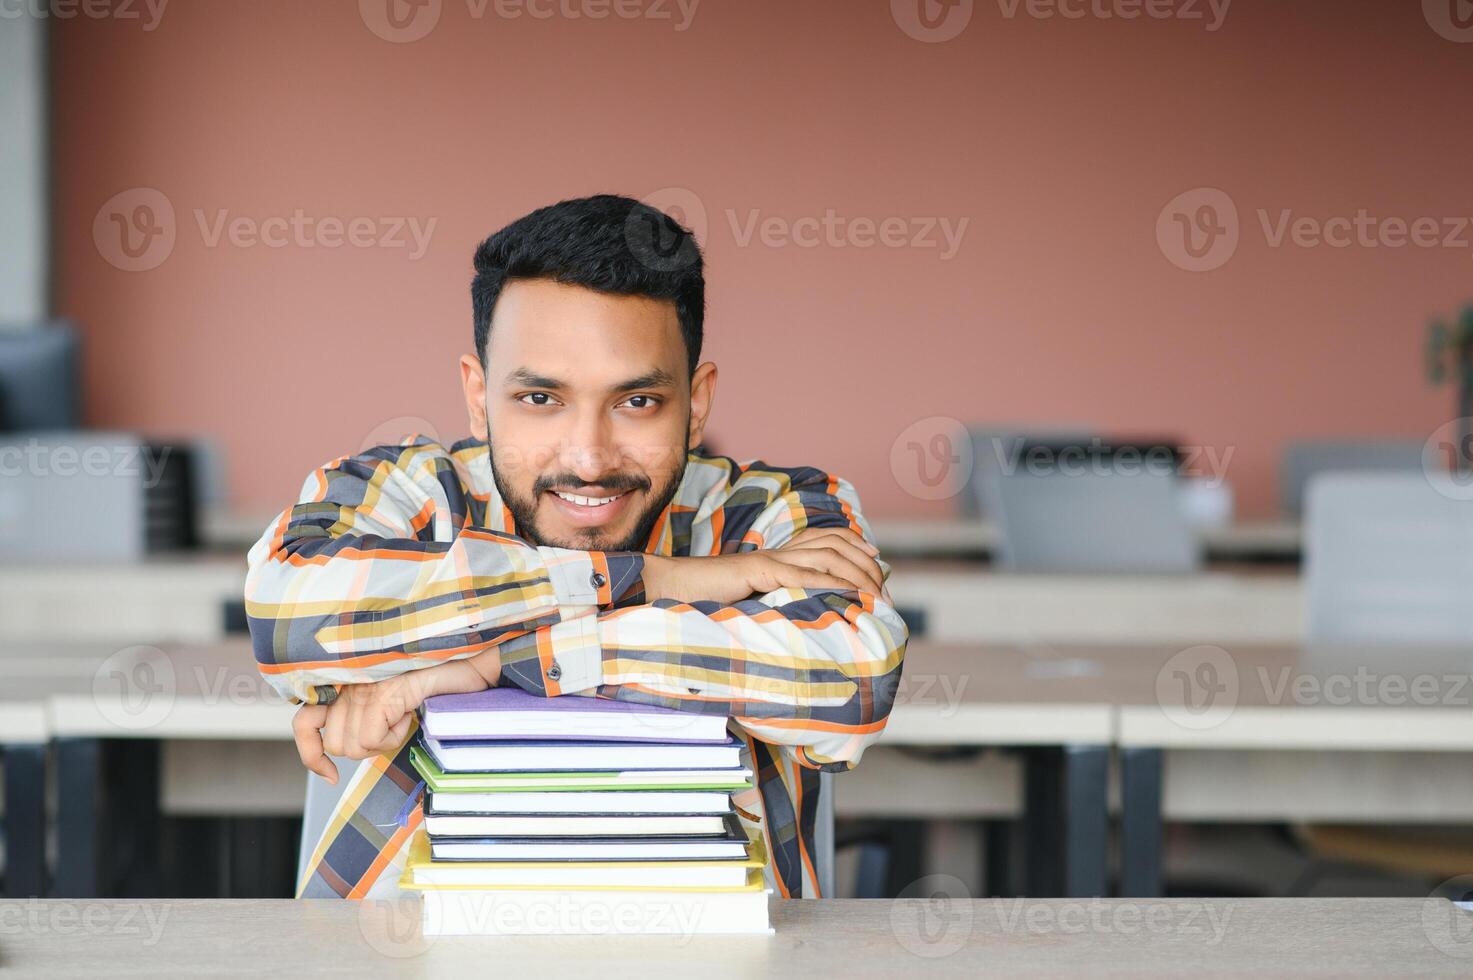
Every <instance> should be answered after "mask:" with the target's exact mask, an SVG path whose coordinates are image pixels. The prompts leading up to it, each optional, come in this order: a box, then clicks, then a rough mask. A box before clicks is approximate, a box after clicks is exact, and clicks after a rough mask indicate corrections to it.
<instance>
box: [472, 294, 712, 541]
mask: <svg viewBox="0 0 1473 980" xmlns="http://www.w3.org/2000/svg"><path fill="white" fill-rule="evenodd" d="M461 374H462V380H463V382H464V385H465V391H466V404H467V408H468V410H469V411H470V414H471V428H472V431H473V432H475V434H476V435H478V436H480V437H482V438H486V439H489V441H490V443H491V470H492V474H493V476H494V478H495V481H496V488H497V490H498V491H499V492H500V494H501V497H502V500H503V501H505V503H506V505H507V507H508V508H509V509H510V510H511V512H512V517H513V519H514V520H515V521H516V528H517V532H518V533H519V534H520V535H521V536H522V537H524V538H526V539H527V540H529V541H531V542H533V543H535V544H539V545H550V546H553V547H560V548H576V549H579V550H585V551H639V550H642V549H643V548H644V547H645V544H646V542H647V539H648V538H649V535H650V532H651V530H652V529H653V527H654V525H655V523H656V521H657V520H658V519H659V516H660V513H661V512H662V511H663V510H664V509H665V506H666V505H667V504H668V503H669V502H670V499H671V498H672V497H673V496H674V494H675V490H676V488H677V487H678V485H679V483H680V478H681V476H682V475H683V474H684V472H685V460H686V452H687V449H688V447H689V446H691V445H694V444H695V443H696V442H698V441H699V440H700V434H701V430H702V428H703V427H704V424H705V419H706V415H707V413H708V412H709V410H710V403H711V395H712V393H713V392H714V387H715V366H714V365H711V364H702V365H701V366H700V368H698V369H697V371H696V375H695V377H694V378H692V377H691V376H690V372H689V367H688V362H687V359H686V349H685V341H684V339H683V337H682V336H681V333H680V321H679V318H678V317H677V315H676V312H675V305H674V304H673V303H671V302H662V301H659V300H652V299H646V298H643V297H633V296H611V295H607V294H604V293H599V292H595V291H593V290H590V289H584V288H582V287H580V286H568V285H563V284H561V283H557V282H553V281H550V280H542V279H537V280H518V281H514V282H511V283H508V284H507V285H506V286H505V287H504V288H503V290H502V292H501V295H500V297H499V298H498V299H497V301H496V308H495V312H494V314H493V316H492V320H491V334H490V339H489V340H488V341H487V346H486V365H485V370H484V373H482V370H481V365H480V364H479V363H478V362H477V361H476V358H475V357H474V356H469V355H468V356H467V357H465V358H462V359H461Z"/></svg>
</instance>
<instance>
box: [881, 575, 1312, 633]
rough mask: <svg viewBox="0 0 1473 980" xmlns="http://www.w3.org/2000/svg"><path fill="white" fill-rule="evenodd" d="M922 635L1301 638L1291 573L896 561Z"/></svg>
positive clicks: (1298, 595)
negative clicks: (1100, 571) (996, 567)
mask: <svg viewBox="0 0 1473 980" xmlns="http://www.w3.org/2000/svg"><path fill="white" fill-rule="evenodd" d="M888 584H889V589H890V594H891V597H892V598H893V599H894V600H895V604H896V605H897V606H899V607H900V608H901V609H902V610H907V611H916V612H919V613H920V614H921V615H922V616H923V617H924V621H925V638H926V639H928V640H934V641H938V642H944V643H967V644H978V643H996V644H1018V645H1030V646H1039V647H1047V646H1048V645H1050V644H1064V645H1080V644H1118V645H1124V644H1140V643H1147V644H1181V645H1183V646H1186V645H1190V644H1193V643H1204V642H1212V643H1297V642H1299V641H1300V639H1301V638H1302V637H1303V635H1304V595H1303V585H1302V583H1301V580H1300V578H1299V575H1298V574H1297V571H1296V570H1287V571H1286V570H1234V571H1228V570H1221V571H1219V570H1214V569H1208V570H1206V571H1202V572H1196V573H1193V574H1189V575H1044V574H1013V573H1005V572H998V571H993V570H991V569H989V568H987V567H985V566H982V567H978V566H968V565H965V564H962V563H959V562H920V561H914V562H911V561H897V562H894V563H893V570H892V574H891V576H890V580H889V583H888Z"/></svg>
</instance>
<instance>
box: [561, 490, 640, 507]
mask: <svg viewBox="0 0 1473 980" xmlns="http://www.w3.org/2000/svg"><path fill="white" fill-rule="evenodd" d="M553 493H555V494H557V495H558V496H559V497H562V498H563V499H564V500H566V501H568V502H569V503H573V504H577V505H578V506H579V507H602V506H603V505H604V504H608V503H613V502H614V501H615V500H618V499H619V498H620V497H622V496H624V495H623V494H622V493H616V494H614V495H613V496H612V497H580V496H578V495H577V494H576V493H563V492H562V491H561V490H554V491H553Z"/></svg>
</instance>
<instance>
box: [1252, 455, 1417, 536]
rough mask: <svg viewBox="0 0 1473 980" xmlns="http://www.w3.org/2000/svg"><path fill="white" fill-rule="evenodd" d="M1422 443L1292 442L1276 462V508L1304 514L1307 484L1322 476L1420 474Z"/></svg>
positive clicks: (1290, 512) (1290, 515) (1294, 513)
mask: <svg viewBox="0 0 1473 980" xmlns="http://www.w3.org/2000/svg"><path fill="white" fill-rule="evenodd" d="M1421 468H1422V444H1421V443H1419V442H1413V441H1410V440H1400V439H1379V440H1377V439H1316V440H1305V441H1301V442H1291V443H1289V445H1287V446H1285V447H1284V455H1283V458H1282V459H1281V460H1280V462H1279V506H1280V507H1281V508H1282V510H1283V512H1284V514H1285V515H1287V516H1289V517H1299V516H1300V515H1301V514H1302V513H1303V512H1304V506H1305V493H1306V488H1307V487H1308V485H1309V482H1310V481H1311V480H1312V479H1313V478H1314V477H1315V476H1317V475H1318V474H1321V473H1343V472H1392V473H1396V472H1400V473H1408V472H1420V470H1421Z"/></svg>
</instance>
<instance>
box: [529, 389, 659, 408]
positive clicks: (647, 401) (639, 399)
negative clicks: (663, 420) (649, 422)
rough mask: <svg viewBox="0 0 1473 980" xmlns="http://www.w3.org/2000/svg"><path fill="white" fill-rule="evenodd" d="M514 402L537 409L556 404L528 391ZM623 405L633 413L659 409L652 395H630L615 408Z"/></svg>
mask: <svg viewBox="0 0 1473 980" xmlns="http://www.w3.org/2000/svg"><path fill="white" fill-rule="evenodd" d="M516 400H517V401H519V402H521V403H522V404H524V405H536V406H538V407H546V406H548V405H556V404H558V401H557V399H556V398H554V397H553V396H552V395H551V394H549V393H548V392H545V391H529V392H527V393H525V394H522V395H518V396H517V397H516ZM623 405H627V406H628V407H630V408H632V409H634V410H635V411H648V410H650V409H654V408H657V407H659V405H660V399H659V398H657V397H655V396H654V395H630V396H629V397H628V398H626V399H624V400H623V401H622V402H620V403H619V405H616V406H615V407H616V408H617V407H619V406H623Z"/></svg>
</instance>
